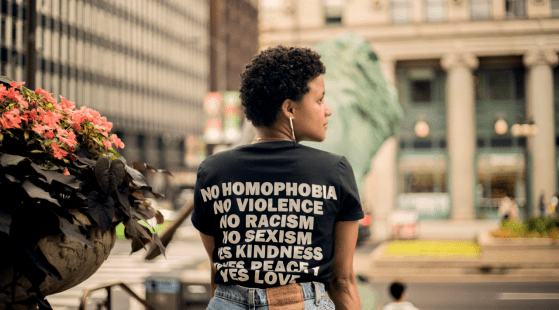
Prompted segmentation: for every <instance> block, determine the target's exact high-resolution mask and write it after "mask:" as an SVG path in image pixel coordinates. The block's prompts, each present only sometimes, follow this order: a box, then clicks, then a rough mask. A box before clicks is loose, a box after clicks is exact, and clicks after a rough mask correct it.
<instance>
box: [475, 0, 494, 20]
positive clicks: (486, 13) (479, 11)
mask: <svg viewBox="0 0 559 310" xmlns="http://www.w3.org/2000/svg"><path fill="white" fill-rule="evenodd" d="M471 1H472V2H471V3H472V19H473V20H484V19H491V0H471Z"/></svg>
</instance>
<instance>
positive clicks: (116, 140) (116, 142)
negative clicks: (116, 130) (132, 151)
mask: <svg viewBox="0 0 559 310" xmlns="http://www.w3.org/2000/svg"><path fill="white" fill-rule="evenodd" d="M111 141H112V142H113V144H114V145H115V147H118V148H121V149H122V148H124V143H122V141H121V140H120V139H119V138H118V136H117V135H115V134H112V135H111Z"/></svg>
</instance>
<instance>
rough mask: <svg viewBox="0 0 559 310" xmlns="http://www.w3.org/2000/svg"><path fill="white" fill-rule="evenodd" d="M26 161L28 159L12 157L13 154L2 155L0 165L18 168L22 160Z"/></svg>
mask: <svg viewBox="0 0 559 310" xmlns="http://www.w3.org/2000/svg"><path fill="white" fill-rule="evenodd" d="M25 159H27V157H23V156H18V155H11V154H2V156H0V164H2V167H8V166H16V165H17V164H19V163H20V162H21V161H22V160H25Z"/></svg>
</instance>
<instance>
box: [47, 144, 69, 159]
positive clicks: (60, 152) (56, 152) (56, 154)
mask: <svg viewBox="0 0 559 310" xmlns="http://www.w3.org/2000/svg"><path fill="white" fill-rule="evenodd" d="M50 147H51V148H52V150H53V151H54V157H56V158H58V159H62V157H64V156H66V155H67V154H68V152H66V151H64V150H63V149H61V148H60V147H59V146H58V145H57V144H56V143H54V142H53V143H52V144H51V145H50Z"/></svg>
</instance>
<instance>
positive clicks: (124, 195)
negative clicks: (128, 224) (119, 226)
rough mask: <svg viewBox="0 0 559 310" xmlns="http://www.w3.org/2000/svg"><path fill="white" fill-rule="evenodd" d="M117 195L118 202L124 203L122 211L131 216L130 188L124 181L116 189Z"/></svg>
mask: <svg viewBox="0 0 559 310" xmlns="http://www.w3.org/2000/svg"><path fill="white" fill-rule="evenodd" d="M116 195H117V197H118V202H120V205H122V211H123V212H124V214H126V215H127V216H128V217H130V201H129V200H128V196H130V189H129V187H128V185H127V184H126V183H122V185H121V186H120V188H119V189H118V190H117V191H116Z"/></svg>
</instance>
